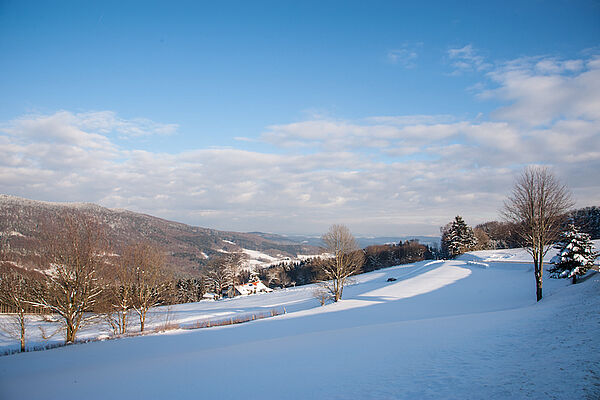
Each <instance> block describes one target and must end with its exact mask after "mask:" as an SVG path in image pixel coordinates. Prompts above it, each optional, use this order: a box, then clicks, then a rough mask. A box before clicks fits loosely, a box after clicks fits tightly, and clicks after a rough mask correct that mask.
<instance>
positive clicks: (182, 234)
mask: <svg viewBox="0 0 600 400" xmlns="http://www.w3.org/2000/svg"><path fill="white" fill-rule="evenodd" d="M58 212H67V213H72V214H80V215H85V216H91V217H94V218H96V219H98V220H99V221H100V222H101V223H102V225H103V227H104V228H105V230H106V233H107V235H108V237H109V238H110V240H111V242H112V243H113V244H114V245H115V248H117V250H115V251H117V252H118V247H119V246H120V245H123V244H125V243H127V242H128V241H148V242H150V243H153V244H155V245H157V246H160V247H161V248H162V249H164V250H165V251H166V252H167V253H168V254H169V258H168V266H169V268H170V269H171V270H172V271H173V272H175V273H177V274H197V273H198V272H199V271H200V270H201V269H202V267H203V266H204V265H205V264H206V262H207V261H208V259H209V258H210V257H213V256H215V255H217V254H219V253H222V252H224V251H226V252H238V251H243V252H245V253H246V254H247V255H248V256H249V257H250V260H249V261H251V264H252V265H257V264H261V263H268V262H273V261H274V260H279V259H283V258H285V257H297V256H298V255H306V254H318V253H319V252H320V251H319V249H318V248H316V247H314V246H310V245H305V244H300V243H296V242H293V241H291V240H288V239H286V238H284V237H281V236H277V235H270V236H269V238H265V237H262V236H260V235H257V234H251V233H238V232H226V231H218V230H214V229H207V228H201V227H195V226H190V225H186V224H183V223H179V222H173V221H167V220H164V219H161V218H157V217H153V216H151V215H146V214H141V213H136V212H132V211H128V210H115V209H108V208H105V207H101V206H98V205H95V204H90V203H50V202H43V201H34V200H28V199H23V198H19V197H14V196H8V195H0V236H1V237H3V238H5V240H6V241H5V246H4V247H5V251H6V252H7V257H8V259H9V260H11V261H12V263H13V265H19V266H21V267H23V268H26V269H40V268H44V266H43V263H42V262H41V260H40V257H39V253H38V248H39V239H40V237H41V236H42V235H43V234H44V232H43V226H44V225H43V221H45V220H47V219H48V218H52V217H53V216H55V215H56V214H57V213H58ZM244 250H245V251H244Z"/></svg>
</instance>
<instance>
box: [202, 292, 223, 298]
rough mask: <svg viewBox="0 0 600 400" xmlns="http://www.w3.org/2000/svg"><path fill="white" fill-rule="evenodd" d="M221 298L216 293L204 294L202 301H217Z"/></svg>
mask: <svg viewBox="0 0 600 400" xmlns="http://www.w3.org/2000/svg"><path fill="white" fill-rule="evenodd" d="M218 298H219V296H218V295H217V294H216V293H204V294H203V295H202V300H217V299H218Z"/></svg>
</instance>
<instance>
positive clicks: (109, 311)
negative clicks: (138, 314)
mask: <svg viewBox="0 0 600 400" xmlns="http://www.w3.org/2000/svg"><path fill="white" fill-rule="evenodd" d="M130 261H131V260H129V259H128V258H127V257H123V256H122V257H120V258H119V261H118V262H117V264H116V266H115V268H114V270H113V277H112V280H113V281H112V282H110V283H109V284H108V285H107V288H106V302H107V303H108V304H106V312H105V315H106V321H107V322H108V323H109V325H110V326H111V328H112V329H113V332H114V333H115V334H116V335H122V334H125V333H127V329H128V326H129V313H130V312H131V310H132V308H133V303H134V294H135V293H136V291H135V285H134V279H135V274H134V272H135V270H134V265H132V263H131V262H130Z"/></svg>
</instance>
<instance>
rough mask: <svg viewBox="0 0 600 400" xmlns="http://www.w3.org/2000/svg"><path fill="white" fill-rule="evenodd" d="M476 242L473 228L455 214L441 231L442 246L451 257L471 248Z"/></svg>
mask: <svg viewBox="0 0 600 400" xmlns="http://www.w3.org/2000/svg"><path fill="white" fill-rule="evenodd" d="M476 244H477V239H476V238H475V235H474V233H473V229H472V228H471V227H470V226H468V225H467V224H466V223H465V221H464V220H463V219H462V217H461V216H460V215H457V216H456V218H454V221H452V224H450V226H447V228H445V229H444V230H443V232H442V248H443V249H444V251H445V253H446V254H447V255H448V256H449V257H451V258H454V257H456V256H458V255H461V254H463V253H465V252H467V251H470V250H472V249H473V248H474V247H475V245H476Z"/></svg>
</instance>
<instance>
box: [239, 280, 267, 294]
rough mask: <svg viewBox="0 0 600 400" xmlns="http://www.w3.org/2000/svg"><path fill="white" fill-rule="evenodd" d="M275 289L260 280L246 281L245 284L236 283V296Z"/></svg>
mask: <svg viewBox="0 0 600 400" xmlns="http://www.w3.org/2000/svg"><path fill="white" fill-rule="evenodd" d="M272 291H273V289H271V288H270V287H268V286H266V285H265V284H264V283H262V282H261V281H260V280H258V281H254V282H248V283H244V284H243V285H235V294H236V296H247V295H250V294H256V293H268V292H272Z"/></svg>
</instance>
